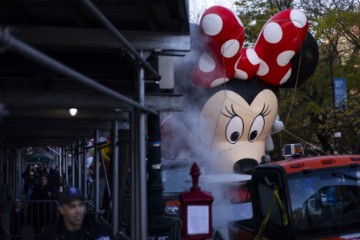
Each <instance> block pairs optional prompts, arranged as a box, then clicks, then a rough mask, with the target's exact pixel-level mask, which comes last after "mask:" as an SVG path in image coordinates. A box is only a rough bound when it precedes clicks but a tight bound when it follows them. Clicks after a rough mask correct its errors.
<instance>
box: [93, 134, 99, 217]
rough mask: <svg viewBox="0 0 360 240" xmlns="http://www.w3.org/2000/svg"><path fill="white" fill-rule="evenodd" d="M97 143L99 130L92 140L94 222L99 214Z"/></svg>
mask: <svg viewBox="0 0 360 240" xmlns="http://www.w3.org/2000/svg"><path fill="white" fill-rule="evenodd" d="M98 142H99V130H97V129H96V130H95V139H94V157H93V161H95V165H94V167H95V169H94V173H95V218H96V220H98V219H99V213H100V188H99V181H100V176H99V174H100V171H99V167H100V164H99V150H98V147H97V146H98Z"/></svg>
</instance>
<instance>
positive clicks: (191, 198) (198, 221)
mask: <svg viewBox="0 0 360 240" xmlns="http://www.w3.org/2000/svg"><path fill="white" fill-rule="evenodd" d="M200 174H201V173H200V169H199V166H198V165H197V164H196V163H194V164H193V165H192V167H191V171H190V175H191V177H192V183H193V186H192V187H191V189H190V191H188V192H183V193H181V194H180V203H181V216H182V221H183V236H184V239H185V240H191V239H211V238H212V211H211V205H212V203H213V201H214V198H213V196H212V194H211V193H210V192H205V191H201V188H200V187H199V186H198V184H199V176H200Z"/></svg>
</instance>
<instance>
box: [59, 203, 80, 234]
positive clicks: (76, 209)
mask: <svg viewBox="0 0 360 240" xmlns="http://www.w3.org/2000/svg"><path fill="white" fill-rule="evenodd" d="M59 211H60V213H61V215H63V217H64V221H65V225H66V226H67V227H70V228H72V229H79V228H80V226H81V224H82V222H83V219H84V216H85V203H84V201H82V200H73V201H71V202H70V203H69V204H63V205H60V206H59Z"/></svg>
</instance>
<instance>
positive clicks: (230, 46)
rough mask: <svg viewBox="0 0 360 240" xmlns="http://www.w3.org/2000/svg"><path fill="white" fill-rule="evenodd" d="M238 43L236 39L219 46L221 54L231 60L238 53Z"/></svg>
mask: <svg viewBox="0 0 360 240" xmlns="http://www.w3.org/2000/svg"><path fill="white" fill-rule="evenodd" d="M239 49H240V43H239V41H238V40H236V39H230V40H228V41H226V42H225V43H224V44H223V45H222V46H221V53H222V55H223V56H224V57H226V58H231V57H233V56H235V54H236V53H238V52H239Z"/></svg>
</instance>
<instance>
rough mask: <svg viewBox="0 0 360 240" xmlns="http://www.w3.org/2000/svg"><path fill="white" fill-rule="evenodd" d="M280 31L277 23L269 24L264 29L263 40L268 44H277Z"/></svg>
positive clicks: (279, 38)
mask: <svg viewBox="0 0 360 240" xmlns="http://www.w3.org/2000/svg"><path fill="white" fill-rule="evenodd" d="M282 35H283V33H282V29H281V27H280V25H279V24H278V23H275V22H270V23H268V24H266V26H265V29H264V38H265V40H266V41H267V42H269V43H278V42H279V41H280V40H281V38H282Z"/></svg>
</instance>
